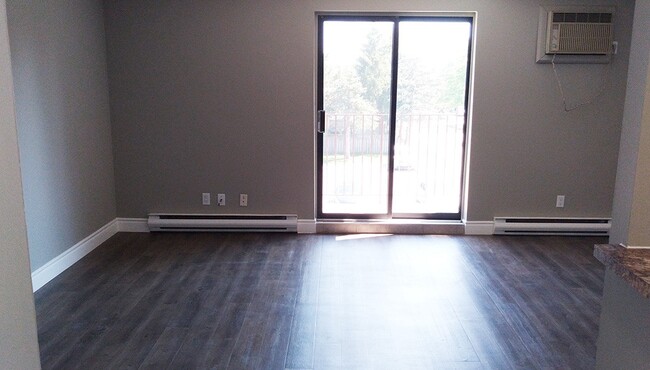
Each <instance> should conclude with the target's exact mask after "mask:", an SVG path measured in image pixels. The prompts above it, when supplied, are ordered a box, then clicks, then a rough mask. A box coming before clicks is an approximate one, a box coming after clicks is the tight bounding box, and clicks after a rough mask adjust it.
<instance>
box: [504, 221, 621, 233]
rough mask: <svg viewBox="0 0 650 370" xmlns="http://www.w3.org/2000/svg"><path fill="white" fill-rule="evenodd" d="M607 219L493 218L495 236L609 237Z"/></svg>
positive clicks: (608, 222)
mask: <svg viewBox="0 0 650 370" xmlns="http://www.w3.org/2000/svg"><path fill="white" fill-rule="evenodd" d="M611 224H612V220H611V219H609V218H544V217H495V218H494V234H496V235H585V236H593V235H604V236H606V235H609V229H610V227H611Z"/></svg>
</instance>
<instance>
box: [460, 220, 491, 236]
mask: <svg viewBox="0 0 650 370" xmlns="http://www.w3.org/2000/svg"><path fill="white" fill-rule="evenodd" d="M493 233H494V221H465V235H492V234H493Z"/></svg>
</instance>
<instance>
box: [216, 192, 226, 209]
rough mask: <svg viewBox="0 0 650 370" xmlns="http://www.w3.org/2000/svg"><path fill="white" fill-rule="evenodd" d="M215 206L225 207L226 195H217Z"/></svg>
mask: <svg viewBox="0 0 650 370" xmlns="http://www.w3.org/2000/svg"><path fill="white" fill-rule="evenodd" d="M217 204H218V205H220V206H225V205H226V194H217Z"/></svg>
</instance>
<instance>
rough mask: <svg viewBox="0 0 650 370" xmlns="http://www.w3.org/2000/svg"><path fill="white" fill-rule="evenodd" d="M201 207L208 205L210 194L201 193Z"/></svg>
mask: <svg viewBox="0 0 650 370" xmlns="http://www.w3.org/2000/svg"><path fill="white" fill-rule="evenodd" d="M203 205H204V206H209V205H210V193H203Z"/></svg>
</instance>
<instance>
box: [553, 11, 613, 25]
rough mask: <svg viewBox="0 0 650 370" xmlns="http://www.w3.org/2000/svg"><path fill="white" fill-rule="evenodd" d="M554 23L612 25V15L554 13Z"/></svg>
mask: <svg viewBox="0 0 650 370" xmlns="http://www.w3.org/2000/svg"><path fill="white" fill-rule="evenodd" d="M553 23H612V13H553Z"/></svg>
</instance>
